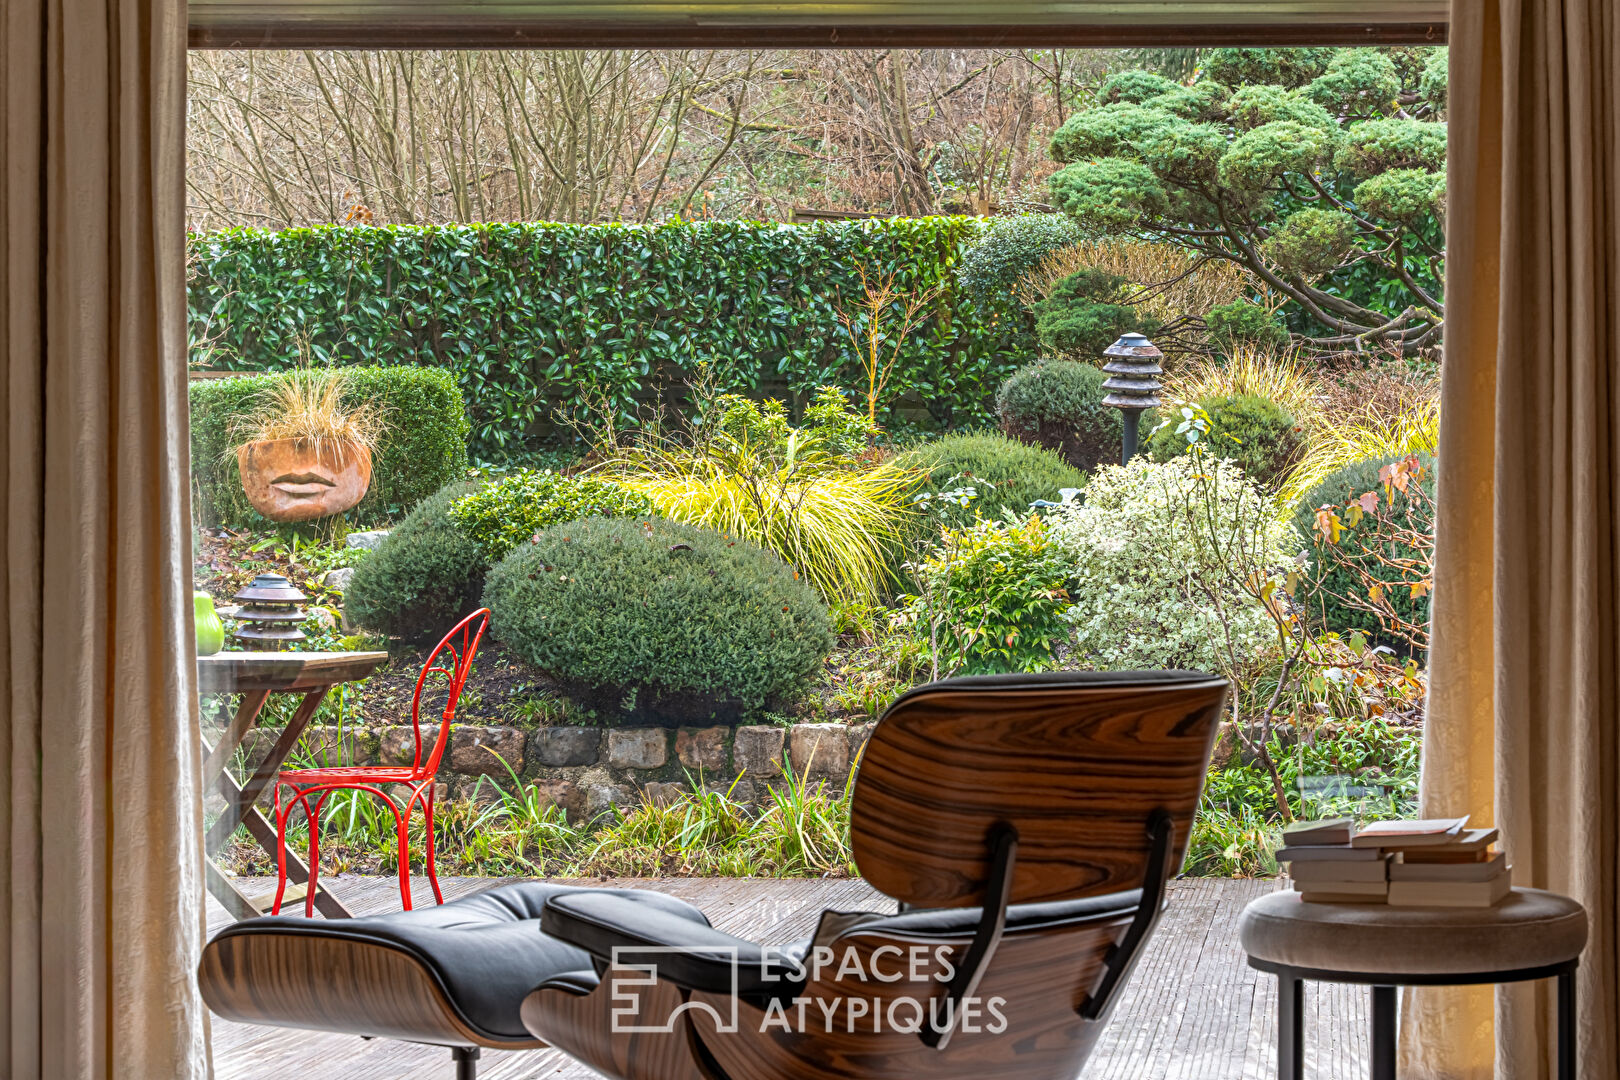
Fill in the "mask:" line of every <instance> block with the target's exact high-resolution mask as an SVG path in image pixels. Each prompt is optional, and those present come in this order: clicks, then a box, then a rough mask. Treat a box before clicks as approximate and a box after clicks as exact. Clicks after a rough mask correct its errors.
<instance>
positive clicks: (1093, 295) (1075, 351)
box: [1034, 269, 1158, 359]
mask: <svg viewBox="0 0 1620 1080" xmlns="http://www.w3.org/2000/svg"><path fill="white" fill-rule="evenodd" d="M1128 284H1129V282H1128V281H1126V279H1125V278H1123V277H1121V276H1120V275H1119V274H1110V273H1108V272H1107V271H1106V270H1095V269H1093V270H1076V271H1075V272H1074V273H1072V274H1070V275H1069V276H1068V277H1066V278H1064V279H1063V280H1062V281H1059V282H1058V283H1057V284H1056V285H1053V286H1052V291H1051V292H1050V293H1048V294H1047V297H1046V299H1045V300H1042V301H1040V302H1039V303H1037V304H1036V305H1035V307H1034V311H1035V336H1036V337H1038V338H1040V341H1041V344H1042V345H1044V346H1046V348H1048V349H1050V350H1052V351H1053V352H1058V353H1063V354H1064V355H1066V356H1083V357H1086V358H1087V359H1090V358H1091V357H1101V356H1102V353H1103V350H1104V349H1106V348H1108V346H1110V345H1112V344H1113V343H1114V342H1115V341H1117V340H1118V339H1119V337H1120V335H1121V334H1128V333H1132V332H1133V331H1134V332H1137V333H1142V334H1150V335H1151V334H1152V333H1153V332H1154V331H1155V330H1157V329H1158V323H1156V322H1154V321H1153V320H1152V319H1149V318H1147V317H1145V316H1144V315H1143V314H1142V313H1141V312H1140V311H1139V310H1138V309H1137V308H1135V307H1133V306H1132V305H1130V304H1120V303H1116V302H1115V300H1116V299H1117V298H1118V297H1119V295H1120V294H1121V292H1122V290H1123V289H1124V288H1125V286H1126V285H1128Z"/></svg>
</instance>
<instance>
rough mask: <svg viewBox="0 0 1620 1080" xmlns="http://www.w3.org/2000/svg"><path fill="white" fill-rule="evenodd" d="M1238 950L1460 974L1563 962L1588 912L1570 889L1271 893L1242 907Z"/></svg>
mask: <svg viewBox="0 0 1620 1080" xmlns="http://www.w3.org/2000/svg"><path fill="white" fill-rule="evenodd" d="M1238 934H1239V936H1240V938H1241V940H1242V942H1243V951H1244V952H1246V953H1248V954H1249V956H1250V957H1252V958H1253V959H1255V960H1260V961H1263V962H1268V963H1272V964H1284V965H1287V966H1289V967H1298V968H1314V969H1316V970H1318V971H1343V972H1352V973H1353V972H1368V973H1372V974H1390V975H1465V974H1475V973H1485V972H1492V971H1515V970H1523V969H1527V968H1540V967H1547V966H1549V965H1552V964H1561V963H1564V962H1565V961H1568V960H1571V959H1573V958H1574V957H1577V956H1579V955H1580V952H1581V949H1582V948H1584V947H1585V945H1586V911H1585V909H1583V908H1582V907H1581V905H1579V904H1577V903H1576V902H1575V901H1573V900H1571V899H1569V898H1568V897H1567V896H1560V895H1558V894H1557V893H1550V892H1543V891H1542V890H1540V889H1514V890H1513V891H1512V892H1511V893H1509V894H1508V898H1507V899H1506V900H1504V901H1503V902H1502V903H1501V904H1498V905H1497V906H1496V907H1492V908H1411V907H1390V906H1388V905H1386V904H1317V903H1310V904H1307V903H1304V902H1303V901H1301V900H1300V898H1299V893H1297V892H1275V893H1272V894H1271V895H1269V896H1264V897H1261V898H1260V899H1259V900H1256V901H1254V902H1253V903H1251V904H1250V905H1249V906H1248V907H1247V908H1245V909H1244V911H1243V917H1242V919H1241V921H1240V922H1239V924H1238Z"/></svg>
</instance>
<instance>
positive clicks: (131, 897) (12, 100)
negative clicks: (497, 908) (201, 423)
mask: <svg viewBox="0 0 1620 1080" xmlns="http://www.w3.org/2000/svg"><path fill="white" fill-rule="evenodd" d="M184 95H185V8H184V4H183V2H182V0H3V3H0V103H3V106H4V107H3V109H0V112H3V114H4V116H5V130H4V137H3V139H0V215H3V217H0V357H3V364H4V376H3V381H0V438H3V440H4V442H3V448H0V497H3V500H4V513H3V517H0V536H3V538H4V539H3V547H4V550H3V559H4V565H3V566H0V747H3V748H4V757H3V759H0V927H3V928H4V934H3V935H0V1076H5V1077H9V1078H11V1080H35V1078H48V1080H79V1078H92V1077H93V1078H102V1077H129V1078H132V1080H134V1078H141V1080H156V1078H160V1077H161V1078H164V1080H170V1078H173V1080H190V1078H193V1077H203V1076H206V1075H207V1074H208V1063H207V1045H206V1041H205V1039H206V1035H205V1032H206V1028H205V1024H204V1013H203V1009H202V1006H201V1003H200V1000H199V997H198V994H197V991H196V986H195V976H194V968H195V964H196V959H197V956H198V951H199V948H200V944H201V934H202V926H201V920H202V910H203V909H202V890H201V886H200V880H199V879H200V873H199V868H200V865H201V864H200V859H199V847H200V824H201V821H200V816H201V808H200V800H199V796H198V773H199V763H198V753H197V741H196V736H195V734H194V733H195V726H194V723H195V722H194V717H193V713H194V710H195V708H196V706H195V686H194V680H195V670H194V669H195V663H194V661H193V659H192V644H191V633H190V629H189V625H190V609H191V601H190V592H191V588H190V572H189V568H188V563H189V559H188V550H189V546H190V525H189V506H188V493H187V484H186V481H185V477H186V475H187V455H186V446H187V435H186V393H185V347H186V342H185V324H184V316H185V312H184V302H185V301H184V269H185V267H184V261H185V254H184V228H185V216H184V209H185V207H184V196H185V192H184V147H185V130H184V128H185V97H184Z"/></svg>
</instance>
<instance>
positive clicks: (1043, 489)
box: [900, 431, 1086, 531]
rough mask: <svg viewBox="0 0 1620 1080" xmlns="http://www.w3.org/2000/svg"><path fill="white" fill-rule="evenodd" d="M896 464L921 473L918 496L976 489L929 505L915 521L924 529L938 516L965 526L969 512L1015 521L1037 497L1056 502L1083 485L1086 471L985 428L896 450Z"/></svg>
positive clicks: (970, 516) (970, 519) (934, 526)
mask: <svg viewBox="0 0 1620 1080" xmlns="http://www.w3.org/2000/svg"><path fill="white" fill-rule="evenodd" d="M900 463H901V464H902V465H904V466H905V467H906V468H911V469H917V470H919V471H921V472H924V473H926V474H927V475H926V477H925V478H924V480H923V482H922V484H921V485H920V486H919V488H918V495H919V496H933V495H938V494H939V493H940V492H943V491H952V490H956V489H959V488H963V487H973V488H975V489H976V494H977V498H975V499H974V500H973V501H972V502H970V503H969V504H968V505H966V506H956V505H950V504H936V505H934V506H932V507H930V512H929V513H928V514H926V515H924V516H923V517H922V518H921V520H920V522H919V525H918V526H917V527H918V528H920V529H923V530H927V531H932V530H934V529H937V528H938V526H939V525H940V524H941V521H942V520H943V523H944V524H947V525H949V526H951V527H952V528H961V527H963V526H966V525H971V524H972V523H973V521H974V518H975V516H979V517H984V518H989V519H991V520H1016V519H1018V518H1022V517H1023V516H1024V515H1025V514H1027V513H1029V504H1030V503H1032V502H1035V501H1036V500H1037V499H1045V500H1048V501H1050V502H1058V501H1060V500H1061V499H1062V498H1063V496H1062V494H1061V490H1062V489H1063V488H1083V487H1085V486H1086V474H1085V473H1083V472H1081V471H1080V470H1079V469H1076V468H1075V467H1074V466H1073V465H1070V464H1069V463H1068V462H1066V461H1064V460H1063V459H1062V458H1061V457H1059V456H1058V455H1057V454H1055V453H1053V452H1052V451H1050V450H1044V449H1042V448H1041V447H1038V446H1030V445H1028V444H1027V443H1021V442H1019V441H1018V440H1016V439H1009V438H1007V436H1005V435H1001V434H998V433H996V432H991V431H986V432H977V433H967V434H960V435H946V436H945V437H944V438H941V439H935V440H933V441H932V442H926V443H923V444H922V445H920V446H917V447H914V448H913V449H911V450H908V451H906V452H905V453H904V454H903V455H901V457H900ZM957 477H960V479H954V478H957Z"/></svg>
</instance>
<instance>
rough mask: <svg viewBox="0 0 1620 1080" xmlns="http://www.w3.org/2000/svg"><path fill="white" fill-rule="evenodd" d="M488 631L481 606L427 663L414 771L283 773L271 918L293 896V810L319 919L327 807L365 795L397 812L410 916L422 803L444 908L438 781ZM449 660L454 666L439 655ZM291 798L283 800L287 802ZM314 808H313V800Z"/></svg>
mask: <svg viewBox="0 0 1620 1080" xmlns="http://www.w3.org/2000/svg"><path fill="white" fill-rule="evenodd" d="M488 626H489V609H488V608H480V609H479V610H477V611H475V612H473V613H472V614H471V615H469V616H467V617H466V618H465V619H462V620H461V621H460V622H459V623H457V624H456V625H455V628H454V629H452V630H451V631H450V632H449V633H448V634H446V635H444V640H442V641H440V642H439V644H438V645H437V646H435V647H434V649H433V652H431V653H429V654H428V658H427V663H425V664H423V665H422V674H421V675H419V676H418V677H417V679H416V694H415V695H414V696H413V697H412V698H411V729H412V733H413V735H414V737H415V739H416V758H415V760H414V761H412V762H411V764H410V765H409V766H405V765H400V766H397V767H395V766H378V765H354V766H348V767H339V768H331V769H284V770H282V771H281V772H279V773H277V774H276V811H275V812H276V902H275V905H274V906H273V907H272V908H271V909H270V910H271V912H272V914H276V915H279V914H281V898H282V895H283V894H284V893H285V892H286V891H287V817H288V815H289V814H291V813H292V809H293V807H294V806H302V807H303V808H304V816H305V817H306V818H307V819H308V820H309V891H308V893H306V894H305V896H304V915H305V916H307V917H312V916H313V915H314V914H315V889H316V885H317V878H318V876H319V874H320V862H321V833H320V828H321V826H320V821H321V807H322V806H323V805H325V803H326V798H327V796H328V795H330V794H332V792H334V791H341V790H345V789H346V790H350V791H365V792H369V793H371V794H372V795H375V796H377V797H378V798H379V799H381V800H383V802H385V803H387V804H388V808H389V809H390V810H392V811H393V812H394V824H395V827H396V831H397V832H398V835H399V896H400V899H401V900H402V901H403V902H404V904H405V910H406V911H409V910H411V858H410V854H411V849H410V827H411V811H412V810H413V809H414V808H415V806H416V804H417V802H418V801H420V802H421V804H422V814H423V817H424V819H425V821H426V825H427V850H426V852H425V861H426V863H427V876H428V881H429V882H431V883H432V885H433V898H434V899H435V900H436V901H437V902H438V903H440V904H442V903H444V894H443V893H442V892H440V891H439V877H438V874H437V873H436V872H435V871H434V868H433V781H434V778H435V776H436V775H437V774H438V771H439V760H440V759H441V758H442V757H444V751H445V747H446V746H448V745H449V742H450V722H451V721H452V720H453V719H454V718H455V715H456V702H457V701H459V700H460V699H461V688H462V687H463V686H465V685H466V683H467V673H468V672H469V671H471V670H472V662H473V656H474V654H476V653H477V652H478V642H479V641H480V639H482V638H483V636H484V630H485V629H486V628H487V627H488ZM446 654H448V657H447V659H448V662H447V663H441V662H440V657H441V656H445V655H446ZM435 672H437V673H438V674H440V675H443V676H444V677H445V679H446V680H447V682H448V687H447V693H446V697H445V702H444V715H443V716H442V717H441V718H440V720H439V737H438V738H437V739H435V740H434V743H433V751H432V752H431V753H430V754H428V755H427V760H426V761H424V760H423V759H422V722H421V709H422V691H423V689H424V688H425V687H426V686H427V681H428V676H429V675H432V674H434V673H435ZM383 784H403V785H405V786H406V788H407V790H408V792H409V794H408V796H407V798H406V799H405V803H404V805H403V806H401V805H400V804H399V803H397V802H395V801H394V798H393V797H392V796H391V795H389V794H388V792H386V791H384V790H383V788H382V787H381V785H383ZM284 795H285V796H286V797H285V798H283V796H284ZM311 796H313V797H314V798H315V806H314V809H313V810H312V809H311V808H310V802H309V800H310V798H311Z"/></svg>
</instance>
